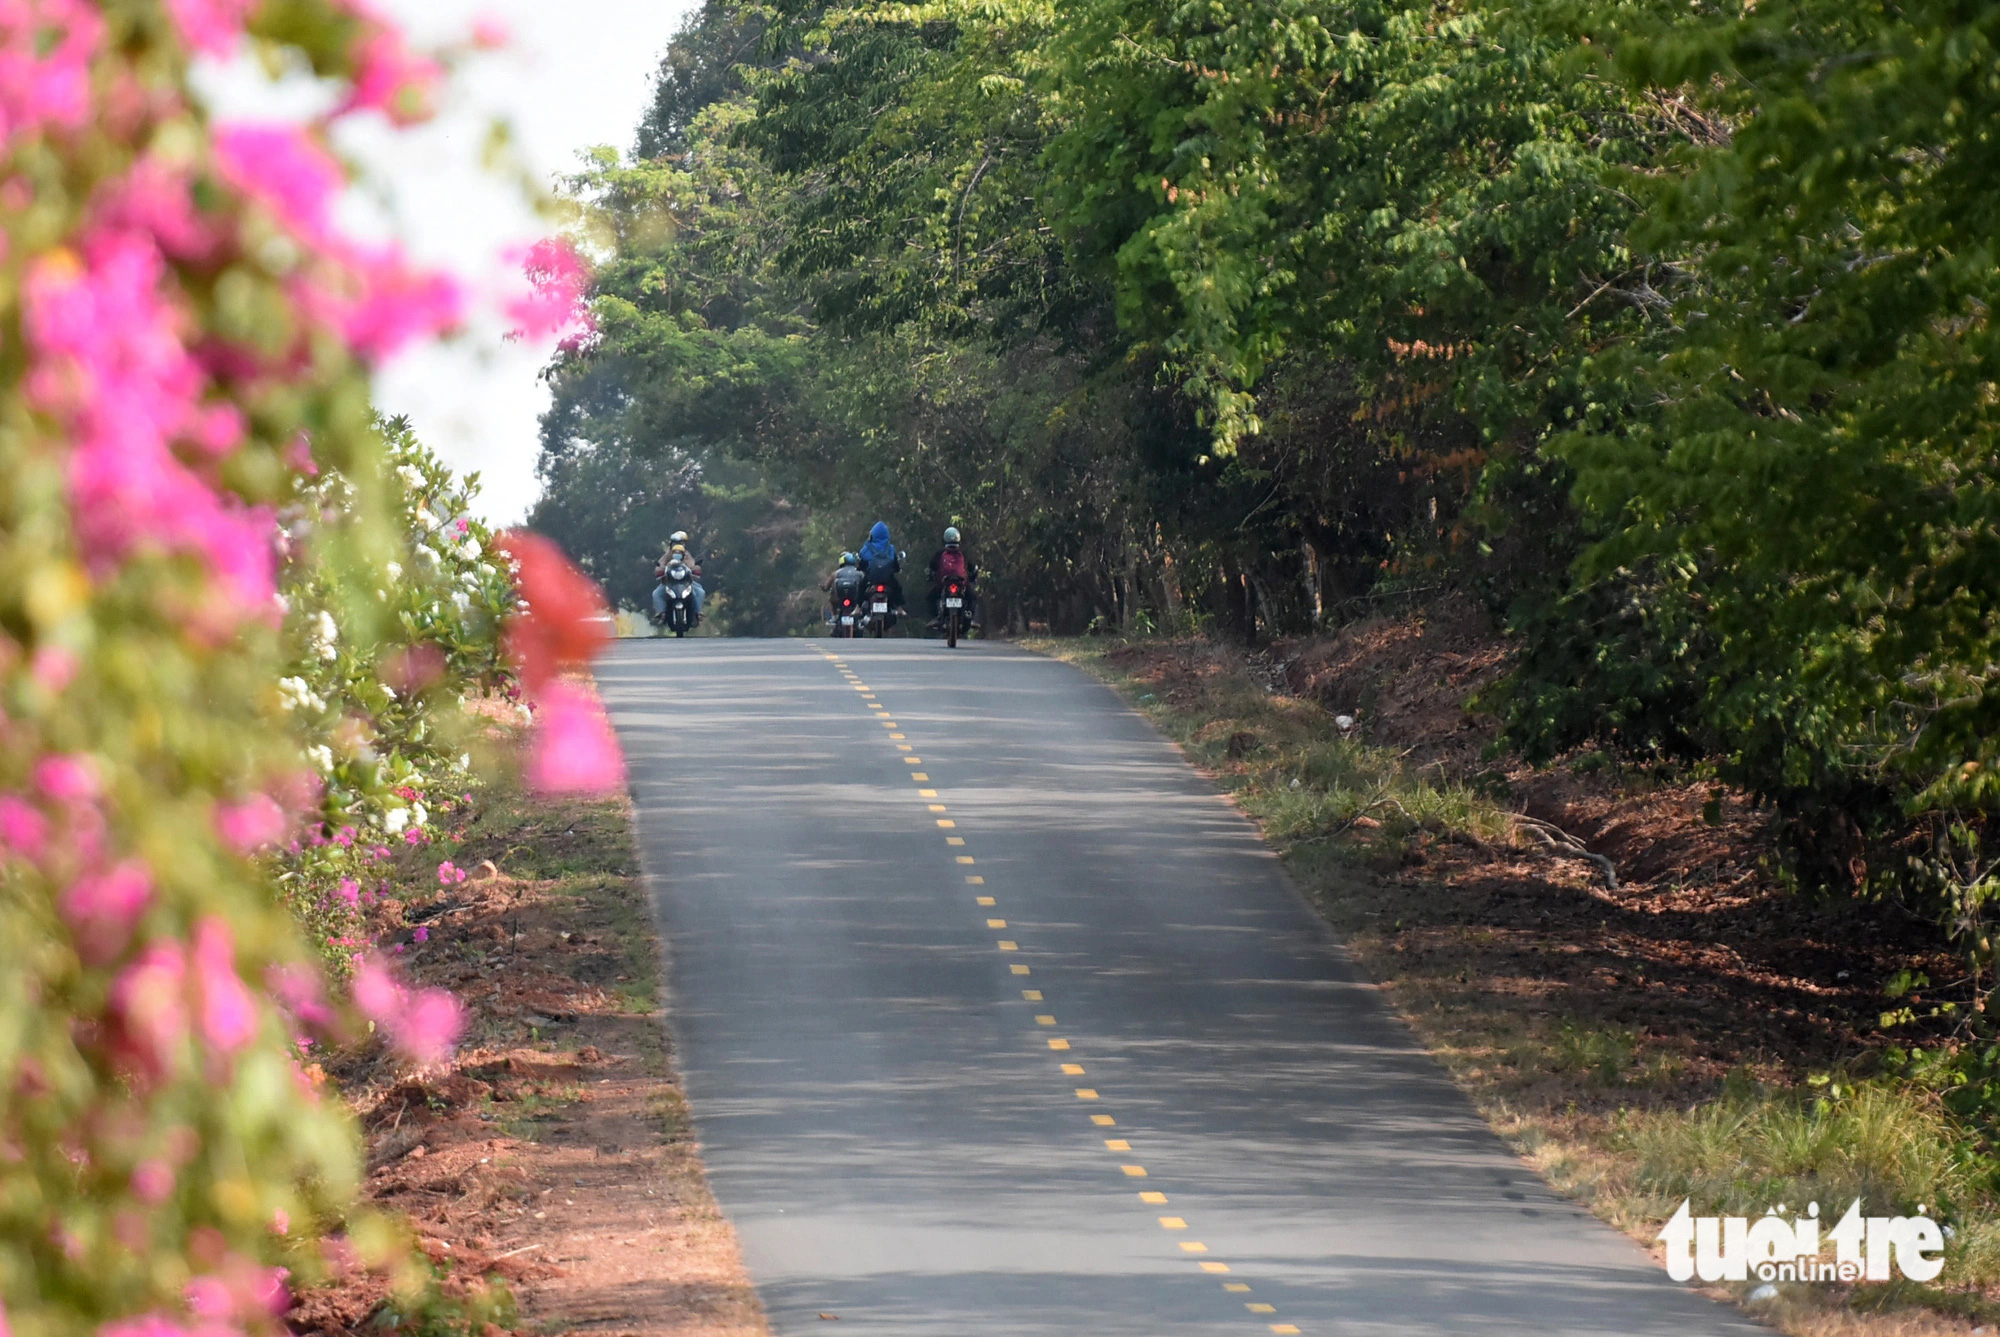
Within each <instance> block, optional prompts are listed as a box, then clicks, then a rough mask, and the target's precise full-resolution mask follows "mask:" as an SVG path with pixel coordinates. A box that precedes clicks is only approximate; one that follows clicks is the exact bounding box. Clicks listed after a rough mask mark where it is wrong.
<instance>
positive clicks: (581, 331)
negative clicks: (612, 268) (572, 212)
mask: <svg viewBox="0 0 2000 1337" xmlns="http://www.w3.org/2000/svg"><path fill="white" fill-rule="evenodd" d="M521 270H522V272H523V273H524V274H526V275H527V277H528V284H529V290H528V292H527V293H525V294H523V295H522V296H519V297H516V298H514V299H513V300H512V301H510V302H508V303H507V306H506V311H507V317H508V319H510V320H512V321H513V322H514V323H515V331H514V333H515V335H516V337H518V338H523V339H531V340H541V339H547V338H550V337H551V336H554V337H556V338H557V339H558V346H559V347H561V348H563V349H565V350H567V349H573V348H575V347H576V346H577V345H579V344H580V343H581V342H582V341H583V340H585V339H587V338H589V337H590V336H591V335H592V334H595V333H596V332H597V318H596V317H595V316H594V315H592V314H591V311H590V308H589V306H588V305H586V302H585V299H586V298H587V297H588V296H589V295H590V269H589V267H588V266H587V265H585V264H584V261H583V257H582V256H581V255H579V254H578V253H577V250H576V247H575V246H574V245H573V244H571V243H570V241H569V240H568V239H567V238H563V237H550V238H547V239H545V240H543V241H538V242H536V243H535V244H534V245H533V246H531V247H530V248H529V249H528V251H527V254H526V255H525V256H524V257H523V259H522V264H521Z"/></svg>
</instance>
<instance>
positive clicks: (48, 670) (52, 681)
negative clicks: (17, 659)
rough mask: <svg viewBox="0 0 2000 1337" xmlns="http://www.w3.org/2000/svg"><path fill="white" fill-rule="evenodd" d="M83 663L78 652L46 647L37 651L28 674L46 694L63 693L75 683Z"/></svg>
mask: <svg viewBox="0 0 2000 1337" xmlns="http://www.w3.org/2000/svg"><path fill="white" fill-rule="evenodd" d="M81 667H83V662H82V661H81V660H79V659H78V658H77V657H76V652H75V651H73V650H70V649H67V648H65V647H63V646H60V645H44V646H42V647H41V648H40V649H38V650H36V651H35V657H34V658H33V659H32V660H30V661H29V664H28V673H29V675H30V676H31V677H33V678H34V680H35V682H36V684H37V685H39V686H40V687H41V688H42V690H44V691H46V692H51V693H56V692H61V691H62V690H63V689H64V688H65V687H67V686H69V685H70V683H71V682H73V681H75V679H76V674H77V670H78V669H79V668H81Z"/></svg>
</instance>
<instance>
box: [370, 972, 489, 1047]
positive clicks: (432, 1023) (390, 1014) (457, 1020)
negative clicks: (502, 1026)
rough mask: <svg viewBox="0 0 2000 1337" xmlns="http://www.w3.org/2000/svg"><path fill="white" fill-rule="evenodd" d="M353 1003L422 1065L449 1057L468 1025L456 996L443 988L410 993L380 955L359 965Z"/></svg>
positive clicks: (396, 1044) (393, 1041) (394, 1043)
mask: <svg viewBox="0 0 2000 1337" xmlns="http://www.w3.org/2000/svg"><path fill="white" fill-rule="evenodd" d="M354 1005H355V1006H356V1007H358V1008H360V1009H361V1012H362V1015H363V1016H365V1017H367V1018H368V1019H369V1020H370V1021H372V1022H374V1023H375V1024H376V1025H377V1026H379V1027H380V1028H381V1029H382V1031H383V1033H384V1034H386V1035H387V1036H388V1037H389V1042H390V1043H391V1044H393V1045H395V1046H396V1048H398V1049H400V1050H402V1051H403V1053H405V1054H407V1055H408V1056H409V1057H410V1058H412V1059H414V1060H416V1061H417V1062H418V1063H422V1064H431V1063H439V1062H442V1061H443V1060H444V1059H446V1058H449V1057H450V1056H451V1050H452V1046H453V1045H455V1044H456V1043H457V1042H458V1036H459V1032H460V1031H462V1030H463V1029H464V1027H465V1014H464V1012H463V1010H462V1009H461V1008H460V1007H459V1005H458V1000H457V999H456V998H453V997H452V996H451V995H450V994H448V993H446V992H445V991H444V990H442V989H421V990H418V991H417V992H415V993H411V992H410V991H409V990H407V989H405V988H404V987H403V986H402V985H401V984H399V983H397V982H396V977H395V976H394V975H392V974H390V972H389V967H388V966H387V965H385V964H383V962H382V961H381V959H380V958H379V957H372V956H371V957H369V958H367V959H366V960H364V961H363V962H362V963H361V964H360V966H359V967H357V968H356V970H355V972H354Z"/></svg>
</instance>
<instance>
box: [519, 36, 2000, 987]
mask: <svg viewBox="0 0 2000 1337" xmlns="http://www.w3.org/2000/svg"><path fill="white" fill-rule="evenodd" d="M1997 29H2000V7H1995V6H1990V5H1979V4H1964V3H1947V2H1944V0H1919V2H1918V3H1916V4H1903V5H1897V6H1894V7H1890V6H1885V5H1878V4H1862V5H1851V4H1839V5H1835V4H1830V3H1826V2H1825V0H1785V2H1782V3H1776V4H1757V5H1754V6H1752V5H1739V4H1733V3H1720V4H1710V3H1698V4H1695V5H1693V6H1685V5H1665V4H1657V3H1651V2H1650V0H1628V2H1626V3H1611V4H1605V5H1601V6H1595V7H1592V6H1576V5H1570V4H1562V3H1554V2H1553V0H1551V2H1549V3H1538V4H1530V5H1526V6H1511V5H1504V4H1500V3H1496V2H1493V0H1244V2H1243V3H1231V4H1227V5H1223V4H1217V3H1177V4H1170V5H1165V6H1162V5H1158V4H1140V3H1134V0H1078V3H1074V4H1068V5H1063V6H1054V5H1048V4H1040V3H1035V2H1034V0H977V2H974V0H938V2H937V3H931V4H919V5H887V4H873V3H864V2H854V3H833V4H817V3H807V2H806V0H789V3H781V4H779V5H777V6H775V7H759V8H756V9H755V10H754V11H752V10H751V9H749V8H747V7H737V6H734V5H732V4H730V3H727V0H711V3H709V4H708V5H706V6H705V7H704V8H703V10H702V11H701V12H700V13H699V15H697V16H696V17H695V18H694V19H693V20H692V21H691V22H690V24H689V25H688V27H687V29H686V30H685V31H684V32H683V34H682V36H681V37H680V38H678V39H677V40H676V42H675V44H674V46H673V48H672V49H671V51H670V52H669V54H668V57H667V60H666V64H665V66H664V69H663V76H662V81H661V84H660V97H659V102H658V105H657V107H656V108H655V110H654V112H653V114H652V115H651V116H650V117H649V119H648V121H647V124H646V126H645V127H644V128H643V129H642V132H641V134H640V138H639V146H640V147H639V153H638V155H637V156H635V157H634V158H632V159H631V160H630V161H625V162H621V161H618V160H616V159H614V158H610V157H606V158H604V159H602V160H600V161H599V162H598V163H597V164H596V165H595V168H594V170H593V171H592V172H591V173H590V174H589V175H587V176H586V177H585V178H583V179H581V180H579V182H578V183H577V186H578V189H577V194H578V196H579V197H580V198H581V199H582V200H583V201H584V202H585V203H586V205H587V215H588V218H589V220H590V227H591V228H592V229H594V232H593V235H594V237H595V238H596V240H597V241H598V242H599V244H600V247H601V250H600V257H601V260H602V263H601V265H600V267H599V270H598V273H597V281H596V290H595V291H596V297H595V304H596V308H597V310H598V311H599V313H600V318H601V324H602V327H601V332H600V335H599V338H598V339H597V340H596V341H595V342H593V343H591V344H588V345H585V346H583V347H580V348H578V349H575V350H572V351H571V352H570V353H568V354H566V355H565V356H564V357H563V358H561V359H559V361H558V363H557V365H556V367H555V368H554V376H555V380H556V384H557V387H558V403H557V408H556V410H555V412H554V413H552V414H551V416H550V418H549V419H548V420H547V423H546V428H547V439H546V455H545V471H546V473H547V475H548V477H549V481H550V484H551V486H550V492H549V496H548V499H547V500H546V501H545V502H544V509H543V512H542V518H543V519H544V520H545V521H546V522H555V521H558V520H559V517H562V516H571V517H574V519H573V520H570V521H567V522H563V523H567V524H569V525H570V526H571V528H572V530H573V532H575V533H576V534H577V535H579V536H580V537H581V536H582V535H584V534H585V533H587V532H593V531H590V530H589V529H588V526H587V525H586V523H585V522H586V519H587V518H588V519H589V522H590V523H591V524H595V525H597V526H598V527H599V529H600V530H601V529H602V528H603V525H604V517H605V515H606V514H607V513H608V512H610V511H612V510H616V511H617V512H618V513H619V514H620V515H625V514H630V515H632V516H634V517H639V516H642V515H643V516H644V520H643V523H644V524H647V525H651V526H655V527H659V526H663V525H665V524H668V523H671V521H670V520H669V518H668V512H669V511H672V513H673V514H674V515H676V516H678V515H680V514H701V515H702V516H703V517H704V518H705V519H709V520H710V521H711V522H712V523H714V524H717V525H720V526H722V527H724V528H726V529H727V530H728V531H729V537H727V538H726V539H724V538H722V537H720V536H718V537H717V539H716V542H717V543H719V544H722V545H724V546H733V547H734V549H735V551H737V552H739V553H740V554H742V555H741V556H740V557H738V558H736V559H734V562H740V563H742V565H743V568H744V574H745V585H746V588H745V590H744V595H745V599H744V605H747V604H748V603H750V602H755V603H756V604H757V612H756V613H755V615H754V616H750V615H749V614H748V610H747V608H746V607H745V606H744V605H739V606H738V607H737V609H736V610H735V612H736V615H737V616H738V617H739V618H741V619H742V620H741V621H738V622H737V623H735V625H737V626H742V627H746V628H748V627H753V626H754V627H756V628H759V629H771V628H778V627H785V628H790V629H799V628H802V627H804V626H806V625H809V624H810V620H811V619H810V617H809V616H802V614H803V613H804V612H805V610H807V609H810V608H811V607H813V606H814V603H815V596H814V592H813V590H812V586H811V583H810V582H808V581H805V580H802V579H801V580H796V581H795V583H793V584H791V585H789V586H788V585H787V584H786V579H787V577H795V576H796V575H797V574H798V573H801V572H805V571H809V570H812V569H814V568H816V567H820V568H823V565H824V564H825V563H828V562H830V560H831V557H832V555H833V553H835V552H836V551H837V550H838V549H839V548H840V547H842V546H851V545H852V544H853V543H854V542H855V541H856V540H857V539H858V537H859V535H860V532H861V530H862V528H863V527H864V526H865V524H866V523H867V522H868V521H870V520H873V519H875V518H877V517H878V516H879V517H880V518H884V519H887V520H889V521H890V522H891V523H892V525H894V526H896V527H897V530H898V533H899V536H900V537H902V538H903V539H904V541H905V542H906V544H907V545H908V546H910V547H911V548H912V549H913V550H917V551H918V552H919V553H921V552H922V551H924V550H926V549H927V548H928V546H929V542H930V540H931V538H932V535H933V534H934V532H935V531H936V530H937V529H938V528H939V527H941V526H942V525H943V524H944V523H946V522H948V521H956V522H958V523H959V524H961V525H962V526H963V527H964V528H966V530H967V532H968V536H969V540H970V542H971V545H972V547H973V548H974V550H975V555H976V556H978V557H979V558H980V559H981V560H982V561H983V562H984V563H985V564H986V565H988V566H989V567H990V568H992V569H993V571H994V573H995V574H994V576H993V578H992V579H991V580H990V582H989V586H988V595H989V600H990V602H991V605H992V610H993V612H994V614H995V617H994V620H995V621H996V622H999V623H1002V624H1007V625H1013V626H1022V625H1025V624H1028V623H1030V622H1033V623H1042V624H1047V625H1050V626H1052V627H1053V628H1055V629H1057V630H1080V629H1082V628H1083V627H1085V626H1087V625H1091V624H1093V623H1097V622H1115V623H1120V624H1122V625H1125V626H1127V627H1145V626H1165V625H1177V626H1187V625H1204V624H1205V625H1208V626H1211V627H1213V628H1214V629H1216V630H1218V631H1222V632H1226V633H1229V634H1234V635H1238V636H1247V637H1256V636H1260V635H1267V634H1275V633H1284V632H1291V631H1300V630H1306V629H1308V628H1311V627H1313V626H1317V625H1324V624H1326V623H1328V622H1331V621H1337V620H1339V619H1341V618H1343V617H1346V616H1349V615H1351V614H1353V613H1356V612H1359V611H1363V610H1366V609H1369V608H1373V607H1380V606H1383V605H1384V604H1385V603H1388V602H1390V601H1398V600H1404V599H1421V598H1423V597H1425V596H1426V595H1428V594H1430V593H1433V592H1436V591H1438V590H1441V589H1446V588H1458V589H1464V590H1471V591H1474V592H1476V593H1478V594H1479V595H1480V596H1482V597H1483V598H1485V599H1486V600H1487V601H1488V603H1489V605H1490V606H1491V607H1492V608H1493V609H1494V611H1495V614H1496V616H1499V617H1502V618H1504V619H1505V620H1506V621H1507V622H1508V624H1509V625H1510V626H1511V627H1512V629H1513V631H1514V632H1515V634H1516V637H1517V642H1518V646H1519V655H1518V671H1517V672H1516V674H1515V676H1514V679H1513V680H1512V682H1511V684H1510V686H1509V689H1508V691H1507V693H1506V694H1505V699H1504V702H1502V705H1503V707H1504V709H1505V711H1506V713H1507V716H1508V719H1509V725H1510V731H1511V736H1512V739H1513V741H1514V742H1515V743H1516V744H1517V745H1519V746H1521V747H1522V748H1524V749H1525V750H1527V751H1528V752H1529V753H1530V754H1531V755H1535V756H1538V757H1548V756H1553V755H1555V754H1557V753H1560V752H1562V751H1564V750H1566V749H1569V748H1573V747H1577V746H1582V745H1590V746H1606V747H1611V748H1615V749H1622V750H1625V751H1627V752H1630V753H1632V754H1635V755H1641V756H1646V757H1651V758H1654V759H1665V760H1670V761H1673V762H1677V763H1680V764H1697V765H1702V766H1709V767H1713V768H1714V770H1715V772H1716V773H1717V774H1718V775H1719V776H1720V777H1721V778H1723V779H1725V780H1728V781H1731V782H1734V783H1738V784H1741V785H1743V786H1745V787H1746V788H1748V789H1749V790H1751V791H1752V792H1753V793H1755V794H1756V795H1757V796H1759V797H1760V798H1761V799H1763V800H1765V801H1767V802H1769V803H1770V804H1771V805H1772V808H1773V811H1774V812H1775V813H1776V815H1777V818H1778V820H1779V822H1780V826H1781V829H1782V830H1783V832H1784V833H1785V835H1786V840H1785V843H1784V848H1785V851H1786V856H1787V859H1788V860H1789V866H1790V867H1791V869H1792V871H1793V872H1794V873H1795V874H1796V875H1798V876H1799V877H1800V879H1801V882H1802V884H1804V885H1808V886H1813V887H1823V888H1854V887H1866V888H1870V889H1873V890H1877V891H1893V892H1894V893H1895V894H1899V895H1907V896H1911V897H1914V898H1917V899H1918V900H1924V901H1925V903H1927V904H1929V905H1930V906H1931V907H1933V908H1934V909H1936V910H1937V911H1938V912H1939V913H1940V915H1941V917H1942V918H1943V919H1944V920H1945V922H1947V923H1949V924H1951V925H1953V926H1954V928H1955V930H1956V931H1957V932H1958V933H1959V934H1960V935H1961V938H1962V940H1963V941H1965V942H1966V943H1967V945H1968V946H1969V947H1971V948H1972V949H1974V951H1975V952H1976V953H1977V954H1978V955H1979V956H1980V958H1981V962H1982V964H1981V967H1980V970H1981V972H1982V977H1983V978H1984V979H1986V980H1987V981H1989V982H1990V980H1991V979H1992V956H1991V953H1992V949H1993V946H1994V944H1993V943H1992V942H1991V941H1990V940H1989V939H1988V937H1987V934H1986V931H1985V929H1984V927H1983V923H1984V916H1983V911H1982V909H1981V906H1982V904H1983V903H1984V901H1985V899H1986V897H1987V894H1988V892H1989V891H1990V889H1991V886H1992V882H1991V877H1990V867H1989V865H1990V863H1991V857H1992V856H1991V855H1990V854H1989V853H1988V852H1987V837H1986V828H1987V825H1988V815H1989V814H1990V813H1992V812H1993V811H1994V809H1995V805H1996V804H2000V777H1996V775H1995V772H1994V769H1993V768H1994V765H1995V763H1996V762H2000V758H1996V757H1995V756H1994V755H1993V753H1994V751H1995V741H1994V740H1995V736H1996V731H1995V711H1996V710H2000V702H1996V700H1995V699H1994V698H1993V697H1991V696H1989V694H1988V692H1987V680H1988V678H1989V677H1990V676H1991V673H1992V668H1991V665H1992V664H1993V663H1994V662H1995V661H1996V659H2000V646H1996V645H1995V644H1994V638H1995V637H1996V636H2000V621H1996V616H1995V606H1996V596H2000V588H1997V587H1996V584H1995V581H1996V576H1995V574H1994V573H1995V571H1996V570H2000V565H1996V563H1995V562H1994V560H1993V558H1994V555H1995V552H1994V549H1995V543H1996V538H1997V537H2000V524H1997V523H1996V522H2000V516H1996V514H1995V510H1994V507H1995V501H1994V497H1995V491H1994V471H1995V461H1994V454H1993V442H1994V426H1995V424H1994V422H1993V421H1992V415H1993V412H1994V407H1993V406H1994V404H1995V402H1996V400H2000V392H1996V391H1995V388H1994V387H1995V385H1996V383H2000V376H1996V371H1995V367H1994V366H1993V360H1994V357H1995V353H1996V350H1995V346H1994V342H1993V334H1992V329H1991V322H1990V311H1991V308H1992V305H1993V301H1994V298H1995V296H1996V293H1995V291H1994V288H1995V284H1996V275H1995V269H1994V254H1993V242H1992V234H1993V229H1994V223H1993V220H1994V219H1995V218H1996V217H2000V214H1996V212H1995V211H1994V209H1993V208H1992V207H1991V203H1990V201H1989V198H1988V197H1989V196H1991V195H1992V194H1994V193H1995V191H1996V189H2000V187H1996V186H1995V185H1994V184H1993V183H1994V182H1995V181H1996V180H2000V178H1996V177H1995V175H1994V174H1993V172H1992V171H1991V170H1990V169H1991V167H1992V165H1993V163H1992V158H1993V155H1994V153H1995V152H1996V150H1995V149H1994V147H1993V142H1992V136H1991V133H1990V130H1989V129H1988V127H1990V125H1991V124H1992V123H1993V117H1994V113H1995V112H1996V111H2000V107H1996V105H1995V101H1996V99H2000V79H1996V76H1995V75H1994V74H1993V69H1994V68H1995V54H1996V52H1995V36H1996V30H1997ZM711 473H713V474H715V476H717V477H719V478H724V479H727V480H729V482H728V484H726V485H717V486H718V490H719V491H721V492H726V493H727V494H728V496H729V498H730V505H731V506H733V507H735V508H736V509H735V510H734V511H733V512H731V513H729V514H727V515H725V514H723V513H722V511H720V510H719V509H717V508H715V507H711V508H710V509H709V510H708V511H705V512H704V511H701V510H700V508H699V507H700V503H699V501H698V497H699V496H701V495H703V494H702V493H701V487H702V486H705V484H697V483H694V482H691V481H690V480H693V479H704V480H705V479H706V478H708V477H709V476H710V474H711ZM612 477H615V478H616V479H617V480H618V481H619V486H618V488H617V489H615V490H612V489H609V488H606V487H605V486H604V480H608V479H609V478H612ZM759 487H761V488H762V489H763V491H762V493H761V501H755V500H753V498H752V493H753V492H755V491H756V489H758V488H759ZM676 489H678V491H676ZM614 495H615V496H617V497H618V498H619V499H620V500H619V501H618V503H617V505H616V506H615V507H614V506H610V505H607V504H606V502H607V501H608V499H609V498H610V497H611V496H614ZM683 498H685V500H683ZM648 508H651V510H650V511H649V510H648ZM780 518H782V524H780ZM558 528H561V524H558ZM606 532H607V537H606V538H604V539H602V540H592V541H590V542H584V543H580V544H579V546H580V547H582V548H585V549H586V550H589V551H592V552H594V553H601V554H602V556H601V557H600V559H599V560H601V561H605V562H609V561H611V560H613V554H614V553H616V552H618V551H619V545H625V546H630V547H643V546H644V545H643V544H641V543H639V542H638V541H637V540H639V538H640V537H641V536H640V535H639V534H638V533H637V531H636V528H634V529H627V530H620V531H618V536H617V540H616V543H615V544H614V543H613V542H612V541H611V539H610V538H609V537H608V531H606ZM760 532H768V533H771V534H774V535H775V534H782V535H783V554H784V555H783V563H782V564H781V563H780V562H779V561H778V560H777V559H775V558H774V557H773V553H774V552H776V551H777V550H778V548H779V545H778V544H775V543H773V544H769V545H765V544H761V543H760V542H759V540H758V539H757V538H756V537H755V535H757V534H758V533H760ZM801 542H803V543H804V544H805V545H806V549H805V550H803V551H802V550H800V549H799V548H798V547H797V546H796V545H798V544H799V543H801ZM621 560H622V559H621ZM734 562H732V565H733V564H734ZM717 566H718V570H717V571H716V573H715V574H716V578H717V580H718V583H722V582H726V581H727V580H729V579H730V571H729V570H728V569H726V568H725V567H724V565H723V564H722V563H718V564H717ZM643 579H644V577H643V575H641V576H639V577H638V580H639V582H640V583H643ZM623 592H624V593H625V595H626V597H627V598H629V599H633V600H635V601H636V599H637V598H638V597H640V593H639V591H638V589H637V586H636V585H627V586H626V587H625V588H624V590H623Z"/></svg>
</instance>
